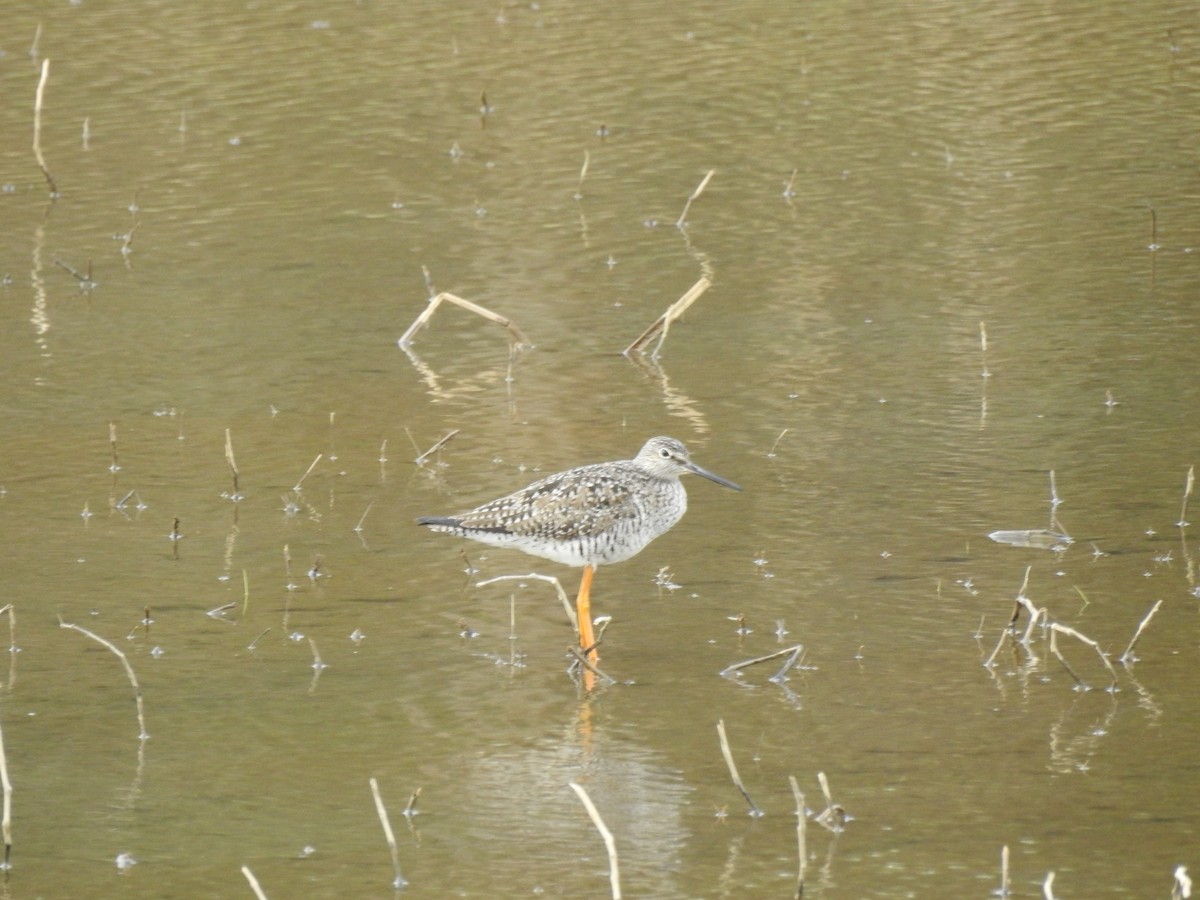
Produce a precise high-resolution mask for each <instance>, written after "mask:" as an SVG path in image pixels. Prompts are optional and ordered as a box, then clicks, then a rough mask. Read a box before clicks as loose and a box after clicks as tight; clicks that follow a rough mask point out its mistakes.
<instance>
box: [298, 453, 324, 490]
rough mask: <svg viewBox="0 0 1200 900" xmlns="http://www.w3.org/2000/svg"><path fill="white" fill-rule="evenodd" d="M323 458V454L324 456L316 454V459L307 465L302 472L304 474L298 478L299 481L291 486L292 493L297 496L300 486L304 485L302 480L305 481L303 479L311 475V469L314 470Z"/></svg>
mask: <svg viewBox="0 0 1200 900" xmlns="http://www.w3.org/2000/svg"><path fill="white" fill-rule="evenodd" d="M324 458H325V454H324V453H318V454H317V458H316V459H314V460H313V461H312V462H310V463H309V464H308V468H307V469H305V470H304V474H303V475H301V476H300V480H299V481H297V482H296V483H295V484H294V485H293V486H292V490H293V491H295V492H296V493H297V494H298V493H300V485H302V484H304V479H305V478H307V477H308V476H309V475H311V474H312V470H313V469H315V468H316V467H317V463H319V462H320V461H321V460H322V459H324Z"/></svg>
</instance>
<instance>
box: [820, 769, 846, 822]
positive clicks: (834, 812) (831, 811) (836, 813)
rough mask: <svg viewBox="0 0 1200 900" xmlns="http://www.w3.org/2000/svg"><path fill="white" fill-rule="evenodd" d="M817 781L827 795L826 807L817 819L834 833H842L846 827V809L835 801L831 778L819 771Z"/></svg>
mask: <svg viewBox="0 0 1200 900" xmlns="http://www.w3.org/2000/svg"><path fill="white" fill-rule="evenodd" d="M817 781H818V782H819V783H820V785H821V793H822V794H824V795H825V809H824V811H822V813H821V814H820V815H819V816H817V817H816V819H814V820H813V821H815V822H816V823H817V824H818V825H820V826H821V827H823V828H828V829H829V830H830V831H832V832H833V833H834V834H841V833H842V831H843V830H844V829H845V827H846V810H845V809H844V808H843V807H842V806H840V805H839V804H837V803H834V802H833V793H832V792H831V791H830V790H829V779H828V778H826V777H825V773H824V772H818V773H817Z"/></svg>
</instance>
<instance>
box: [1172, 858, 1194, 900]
mask: <svg viewBox="0 0 1200 900" xmlns="http://www.w3.org/2000/svg"><path fill="white" fill-rule="evenodd" d="M1190 896H1192V879H1191V878H1189V877H1188V873H1187V866H1176V867H1175V883H1174V884H1173V885H1171V900H1186V898H1188V897H1190Z"/></svg>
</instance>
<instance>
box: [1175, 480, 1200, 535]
mask: <svg viewBox="0 0 1200 900" xmlns="http://www.w3.org/2000/svg"><path fill="white" fill-rule="evenodd" d="M1195 486H1196V467H1195V466H1188V473H1187V482H1186V483H1185V484H1184V486H1183V508H1182V509H1181V510H1179V521H1178V522H1176V523H1175V524H1176V525H1178V526H1179V527H1180V528H1186V527H1187V524H1188V521H1187V508H1188V498H1189V497H1191V496H1192V488H1194V487H1195Z"/></svg>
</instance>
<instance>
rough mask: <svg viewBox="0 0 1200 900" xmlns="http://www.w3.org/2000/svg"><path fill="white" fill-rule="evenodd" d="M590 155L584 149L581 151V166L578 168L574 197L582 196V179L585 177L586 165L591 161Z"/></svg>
mask: <svg viewBox="0 0 1200 900" xmlns="http://www.w3.org/2000/svg"><path fill="white" fill-rule="evenodd" d="M591 161H592V157H591V154H589V153H588V152H587V151H586V150H584V151H583V168H582V169H580V170H579V186H578V187H576V188H575V199H576V200H580V199H582V198H583V179H585V178H587V172H588V165H589V164H590V163H591Z"/></svg>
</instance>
